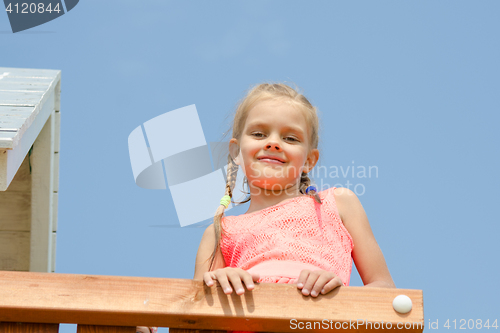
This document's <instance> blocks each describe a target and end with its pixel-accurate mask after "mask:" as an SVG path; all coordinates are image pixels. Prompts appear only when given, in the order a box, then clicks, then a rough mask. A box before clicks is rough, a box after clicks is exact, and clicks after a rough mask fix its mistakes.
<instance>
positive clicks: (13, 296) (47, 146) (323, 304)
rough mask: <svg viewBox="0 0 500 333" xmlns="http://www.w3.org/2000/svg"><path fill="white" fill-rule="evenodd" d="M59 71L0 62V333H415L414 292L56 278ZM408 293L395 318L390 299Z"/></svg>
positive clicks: (418, 294)
mask: <svg viewBox="0 0 500 333" xmlns="http://www.w3.org/2000/svg"><path fill="white" fill-rule="evenodd" d="M60 92H61V72H60V71H56V70H32V69H16V68H0V333H4V332H5V333H7V332H12V333H14V332H16V333H17V332H19V333H28V332H29V333H38V332H39V333H56V332H58V330H59V323H75V324H78V333H86V332H88V333H101V332H102V333H104V332H106V333H112V332H117V333H118V332H120V333H121V332H123V333H134V332H135V326H159V327H170V332H172V333H180V332H226V331H227V330H249V331H261V332H264V331H267V332H296V331H313V332H321V331H325V330H326V331H332V330H342V331H346V332H379V331H381V330H391V331H392V330H394V331H398V332H399V331H401V330H404V331H405V332H422V331H423V328H424V317H423V296H422V291H421V290H409V289H385V288H367V287H341V288H337V289H336V290H334V291H333V292H331V293H329V294H328V295H323V296H319V297H317V298H311V297H305V296H302V294H301V293H300V292H299V291H298V290H297V288H296V287H295V286H293V285H278V284H260V285H259V284H258V285H257V286H256V288H255V289H254V290H253V291H251V292H248V291H247V292H246V293H245V294H244V295H242V296H237V295H235V294H234V293H233V295H230V296H228V295H225V294H224V293H223V291H222V290H221V288H220V286H214V287H207V286H205V285H204V284H203V282H202V281H195V280H188V279H164V278H142V277H119V276H94V275H77V274H57V273H51V272H54V271H55V249H56V231H57V199H58V188H59V186H58V179H59V176H58V166H59V141H60V140H59V127H60ZM400 294H404V295H407V296H409V297H410V299H411V300H412V302H413V308H412V309H411V311H410V312H408V313H405V314H401V313H398V312H396V311H395V310H394V309H393V306H392V301H393V299H394V298H395V297H396V296H397V295H400Z"/></svg>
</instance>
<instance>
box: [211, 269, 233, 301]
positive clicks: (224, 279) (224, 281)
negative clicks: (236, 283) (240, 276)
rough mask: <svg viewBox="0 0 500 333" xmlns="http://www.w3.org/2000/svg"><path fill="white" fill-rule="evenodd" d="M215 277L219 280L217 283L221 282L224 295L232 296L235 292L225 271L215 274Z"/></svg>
mask: <svg viewBox="0 0 500 333" xmlns="http://www.w3.org/2000/svg"><path fill="white" fill-rule="evenodd" d="M215 276H216V278H217V281H219V283H220V286H221V288H222V291H224V294H226V295H229V294H231V293H232V292H233V289H232V288H231V285H230V284H229V281H228V278H227V275H226V274H225V273H224V271H218V272H217V273H216V274H215Z"/></svg>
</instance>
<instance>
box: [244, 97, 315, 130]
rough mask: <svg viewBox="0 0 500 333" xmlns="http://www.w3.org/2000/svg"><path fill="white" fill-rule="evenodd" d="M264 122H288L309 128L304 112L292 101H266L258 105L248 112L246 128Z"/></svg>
mask: <svg viewBox="0 0 500 333" xmlns="http://www.w3.org/2000/svg"><path fill="white" fill-rule="evenodd" d="M262 122H272V123H284V122H286V123H289V124H290V123H294V124H295V125H297V126H306V127H307V119H306V115H305V112H304V110H302V109H301V108H300V107H299V106H297V105H296V104H295V103H292V102H290V101H281V100H264V101H260V102H258V103H256V104H255V105H254V106H253V107H252V108H251V109H250V110H249V111H248V114H247V118H246V122H245V123H246V124H245V127H248V126H252V125H254V123H262ZM269 125H271V124H269Z"/></svg>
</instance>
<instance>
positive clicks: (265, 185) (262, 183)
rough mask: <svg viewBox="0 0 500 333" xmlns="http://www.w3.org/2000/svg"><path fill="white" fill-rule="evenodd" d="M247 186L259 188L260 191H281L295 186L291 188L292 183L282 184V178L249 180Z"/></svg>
mask: <svg viewBox="0 0 500 333" xmlns="http://www.w3.org/2000/svg"><path fill="white" fill-rule="evenodd" d="M249 184H250V186H251V187H256V188H260V189H261V190H269V191H283V190H285V189H289V188H295V187H297V186H293V185H294V183H293V182H286V181H285V182H283V178H280V179H273V178H267V179H265V180H249Z"/></svg>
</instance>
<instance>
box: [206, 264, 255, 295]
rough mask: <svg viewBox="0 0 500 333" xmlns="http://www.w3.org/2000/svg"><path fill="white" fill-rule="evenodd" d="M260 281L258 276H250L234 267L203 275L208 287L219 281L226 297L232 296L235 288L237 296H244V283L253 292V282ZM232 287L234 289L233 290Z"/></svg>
mask: <svg viewBox="0 0 500 333" xmlns="http://www.w3.org/2000/svg"><path fill="white" fill-rule="evenodd" d="M258 279H259V275H258V274H250V273H248V272H247V271H245V270H243V269H241V268H233V267H224V268H220V269H216V270H215V271H211V272H206V273H205V274H203V281H205V283H206V285H207V286H209V287H211V286H213V285H214V283H215V281H214V280H217V281H219V283H220V286H221V287H222V290H223V291H224V294H226V295H230V294H231V293H232V292H233V288H234V289H235V290H236V294H237V295H242V294H243V293H245V288H243V284H242V281H243V282H244V283H245V286H246V287H247V289H248V290H252V289H253V288H254V287H255V285H254V283H253V282H254V281H257V280H258ZM231 285H232V286H233V288H231Z"/></svg>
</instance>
